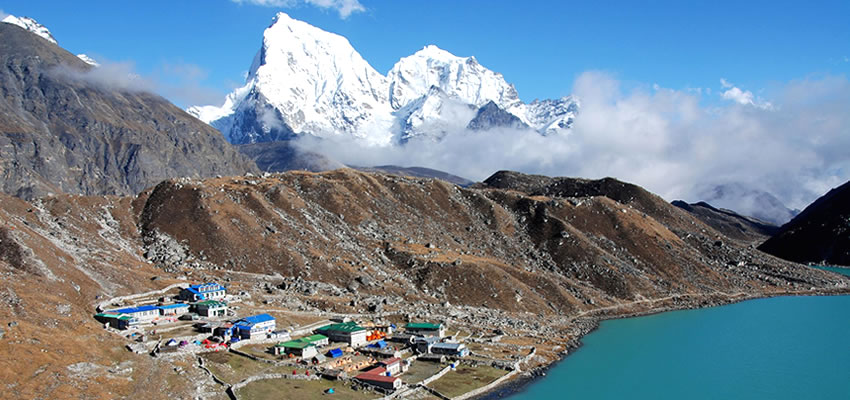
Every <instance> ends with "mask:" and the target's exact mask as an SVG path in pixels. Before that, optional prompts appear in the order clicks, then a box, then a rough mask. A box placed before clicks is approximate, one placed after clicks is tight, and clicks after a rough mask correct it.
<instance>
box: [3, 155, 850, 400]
mask: <svg viewBox="0 0 850 400" xmlns="http://www.w3.org/2000/svg"><path fill="white" fill-rule="evenodd" d="M496 178H498V181H499V182H501V183H500V184H496V183H495V181H496V179H490V180H488V181H487V182H485V184H482V185H480V186H478V187H476V188H469V189H464V188H460V187H458V186H455V185H452V184H449V183H447V182H443V181H439V180H433V179H422V178H405V177H399V176H394V175H387V174H380V173H363V172H357V171H354V170H349V169H342V170H336V171H331V172H325V173H307V172H289V173H284V174H274V175H267V176H265V177H256V176H250V175H249V176H242V177H232V178H215V179H208V180H189V179H181V180H169V181H165V182H162V183H160V184H159V185H157V186H156V187H154V188H151V189H149V190H148V191H146V192H144V193H142V194H140V195H139V196H137V197H126V198H119V197H82V196H59V197H52V198H46V199H43V200H37V201H34V202H29V203H28V202H24V201H22V200H19V199H16V198H12V197H7V196H4V197H0V203H2V205H0V224H2V228H0V271H2V273H3V276H4V283H5V285H4V287H3V288H2V289H0V300H2V307H0V321H2V322H3V325H2V329H3V331H4V334H3V338H2V339H0V354H3V355H4V357H2V358H0V379H2V380H3V381H4V382H7V383H8V385H9V390H12V391H13V393H15V394H16V396H20V397H27V398H34V397H45V398H47V397H50V398H60V397H77V396H81V395H86V396H90V397H95V398H112V397H124V396H131V395H134V396H141V397H143V398H174V397H194V396H196V395H198V390H199V389H198V388H197V387H196V386H195V384H194V383H193V380H194V379H197V377H196V376H195V375H193V374H195V373H196V372H195V370H192V369H191V368H189V367H186V368H185V369H180V368H183V367H181V366H180V365H178V366H177V367H178V370H176V369H175V366H174V365H172V364H170V363H165V362H163V361H162V360H158V359H155V358H151V357H149V356H147V355H134V354H131V353H129V352H127V351H126V350H124V349H123V347H122V346H123V345H124V344H126V342H125V341H122V340H120V338H118V337H117V336H115V335H112V334H109V333H106V332H105V331H103V330H102V328H101V327H100V324H98V323H97V322H96V321H95V320H94V319H92V318H91V314H92V313H93V312H94V306H95V305H96V304H97V303H98V302H99V301H101V300H102V298H103V297H102V296H107V297H109V296H115V295H121V294H130V293H135V292H142V291H145V290H152V289H158V288H163V287H165V286H167V285H169V284H171V283H174V282H178V281H180V279H186V280H189V281H198V280H207V279H216V280H219V281H222V282H225V283H227V284H228V285H229V286H230V287H231V288H233V289H235V290H245V291H248V292H251V293H254V294H255V298H256V300H257V301H258V302H259V303H258V306H265V307H277V308H280V309H299V310H307V311H310V310H315V311H321V312H326V311H333V312H340V313H366V314H368V313H396V314H399V315H413V316H426V317H431V318H435V319H440V320H444V321H447V322H449V323H466V324H470V325H475V326H481V327H488V328H490V327H492V328H500V329H508V328H515V329H526V330H528V331H535V332H547V334H549V333H551V336H552V337H563V338H564V340H567V339H575V338H576V337H577V336H576V335H579V334H581V333H582V332H584V331H585V329H586V327H587V326H588V324H589V323H590V322H588V320H587V318H589V317H591V316H592V317H594V318H595V317H598V316H615V315H626V314H633V313H641V312H647V311H651V310H657V309H669V308H683V307H694V306H700V305H710V304H717V303H722V302H726V301H729V300H731V299H733V298H734V299H741V298H748V297H754V296H763V295H777V294H784V293H832V292H844V293H847V292H848V290H849V289H848V288H849V287H850V279H848V278H844V277H841V276H839V275H836V274H832V273H828V272H824V271H819V270H814V269H810V268H807V267H805V266H802V265H799V264H794V263H790V262H786V261H782V260H779V259H777V258H774V257H772V256H769V255H766V254H764V253H761V252H758V251H756V250H754V249H752V248H750V247H749V246H747V245H745V244H742V243H738V242H737V241H735V240H732V239H729V238H726V237H725V236H723V235H722V234H720V233H719V232H717V231H715V230H713V229H712V228H710V227H708V226H707V225H705V224H703V223H702V222H700V221H699V220H697V219H696V218H695V217H693V216H692V215H690V214H688V213H687V212H685V211H683V210H681V209H679V208H677V207H674V206H672V205H670V204H669V203H667V202H665V201H664V200H663V199H661V198H659V197H657V196H655V195H653V194H651V193H648V192H646V191H645V190H643V189H641V188H639V187H637V186H634V185H630V184H626V183H622V182H618V181H615V180H612V179H606V180H601V181H587V180H578V179H567V178H559V179H557V180H550V181H545V179H543V178H544V177H529V176H525V175H519V174H513V173H511V174H507V173H501V175H497V176H496ZM546 179H549V178H546ZM541 180H543V181H545V182H544V185H543V186H540V185H539V183H540V182H542V181H541ZM529 182H530V183H529ZM535 182H537V183H535ZM541 187H546V188H548V189H546V190H540V188H541ZM10 323H14V324H12V325H13V326H9V324H10ZM579 327H581V329H579ZM559 335H562V336H559ZM21 360H25V362H21ZM187 362H189V363H190V362H191V360H188V361H187ZM80 363H90V364H80ZM122 363H124V364H122ZM128 368H130V369H129V370H128ZM80 371H83V372H80ZM181 371H182V372H181Z"/></svg>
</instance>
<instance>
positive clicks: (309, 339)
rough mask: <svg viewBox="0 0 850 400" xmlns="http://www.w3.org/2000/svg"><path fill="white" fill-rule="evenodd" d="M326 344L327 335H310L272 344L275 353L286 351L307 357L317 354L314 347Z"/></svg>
mask: <svg viewBox="0 0 850 400" xmlns="http://www.w3.org/2000/svg"><path fill="white" fill-rule="evenodd" d="M327 344H328V337H327V336H325V335H311V336H305V337H302V338H298V339H294V340H289V341H286V342H283V343H278V344H276V345H275V346H274V352H275V354H283V353H286V354H292V355H296V356H299V357H304V358H307V357H312V356H314V355H316V354H318V351H317V350H316V347H318V346H325V345H327Z"/></svg>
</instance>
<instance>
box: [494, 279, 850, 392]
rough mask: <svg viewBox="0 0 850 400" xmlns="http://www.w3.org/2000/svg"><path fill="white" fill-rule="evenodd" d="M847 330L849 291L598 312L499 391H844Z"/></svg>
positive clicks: (849, 384)
mask: <svg viewBox="0 0 850 400" xmlns="http://www.w3.org/2000/svg"><path fill="white" fill-rule="evenodd" d="M838 272H841V273H845V274H850V270H847V269H844V270H839V271H838ZM848 339H850V296H817V297H805V296H801V297H777V298H770V299H759V300H749V301H745V302H742V303H736V304H731V305H726V306H722V307H713V308H706V309H700V310H685V311H673V312H667V313H662V314H656V315H651V316H646V317H638V318H629V319H621V320H611V321H604V322H602V324H601V325H600V327H599V329H598V330H596V331H595V332H593V333H591V334H590V335H587V336H586V337H584V338H583V339H582V342H583V343H584V345H583V346H582V347H581V348H579V349H578V350H576V351H575V352H574V353H573V354H571V355H570V356H569V357H567V358H566V359H565V360H564V361H562V362H560V363H558V364H557V365H555V366H554V367H553V368H551V369H549V371H548V372H547V376H546V377H543V378H541V379H539V380H537V381H535V382H533V383H532V384H530V385H528V386H526V387H524V388H523V389H522V391H520V392H518V393H515V394H513V395H511V396H509V397H508V398H509V399H513V400H519V399H850V340H848Z"/></svg>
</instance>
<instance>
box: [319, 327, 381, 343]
mask: <svg viewBox="0 0 850 400" xmlns="http://www.w3.org/2000/svg"><path fill="white" fill-rule="evenodd" d="M316 332H318V333H321V334H322V335H327V336H328V337H329V338H330V340H331V341H334V342H343V343H348V344H349V345H350V346H352V347H358V346H362V345H364V344H366V336H368V335H369V331H367V330H366V328H364V327H362V326H360V325H357V323H355V322H343V323H339V324H330V325H325V326H323V327H321V328H319V329H316Z"/></svg>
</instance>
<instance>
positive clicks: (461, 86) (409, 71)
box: [387, 45, 522, 110]
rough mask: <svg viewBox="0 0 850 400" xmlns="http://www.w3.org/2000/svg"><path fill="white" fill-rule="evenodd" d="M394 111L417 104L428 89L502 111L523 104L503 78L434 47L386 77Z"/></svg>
mask: <svg viewBox="0 0 850 400" xmlns="http://www.w3.org/2000/svg"><path fill="white" fill-rule="evenodd" d="M387 78H388V79H389V81H390V92H389V101H390V105H392V107H393V108H394V109H399V108H401V107H403V106H404V105H406V104H408V103H410V102H411V101H413V100H416V99H417V98H419V97H420V96H422V95H423V94H424V93H426V92H428V90H429V89H430V88H431V87H437V88H440V90H442V91H443V92H445V93H446V94H448V95H449V96H451V97H454V98H456V99H458V100H460V101H463V102H465V103H468V104H472V105H474V106H476V107H480V106H483V105H484V104H486V103H487V102H488V101H493V102H495V103H496V104H498V105H499V107H501V108H503V109H505V110H512V109H515V108H516V107H518V106H520V105H521V104H522V101H520V99H519V95H517V92H516V89H515V88H514V86H513V85H511V84H509V83H507V82H505V79H504V78H503V77H502V74H499V73H496V72H493V71H491V70H489V69H487V68H484V67H483V66H481V64H479V63H478V61H477V60H476V59H475V57H457V56H455V55H453V54H451V53H449V52H448V51H445V50H442V49H440V48H438V47H437V46H434V45H429V46H425V48H423V49H422V50H419V51H417V52H416V53H413V55H411V56H408V57H404V58H402V59H401V60H399V61H398V62H397V63H396V64H395V65H394V66H393V68H392V69H391V70H390V72H389V74H387Z"/></svg>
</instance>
